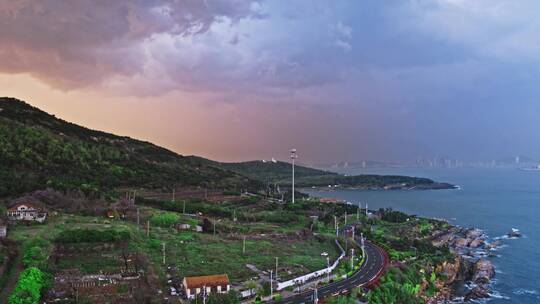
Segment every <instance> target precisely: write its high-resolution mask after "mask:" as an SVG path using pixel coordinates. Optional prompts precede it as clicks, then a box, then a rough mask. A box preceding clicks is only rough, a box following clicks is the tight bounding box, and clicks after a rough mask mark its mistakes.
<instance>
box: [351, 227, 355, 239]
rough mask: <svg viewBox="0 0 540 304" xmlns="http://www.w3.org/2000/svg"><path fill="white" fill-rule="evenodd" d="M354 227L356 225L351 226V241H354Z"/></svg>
mask: <svg viewBox="0 0 540 304" xmlns="http://www.w3.org/2000/svg"><path fill="white" fill-rule="evenodd" d="M355 228H356V226H352V239H353V241H354V231H355V230H356V229H355Z"/></svg>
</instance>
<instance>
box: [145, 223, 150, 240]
mask: <svg viewBox="0 0 540 304" xmlns="http://www.w3.org/2000/svg"><path fill="white" fill-rule="evenodd" d="M146 237H150V221H148V220H147V221H146Z"/></svg>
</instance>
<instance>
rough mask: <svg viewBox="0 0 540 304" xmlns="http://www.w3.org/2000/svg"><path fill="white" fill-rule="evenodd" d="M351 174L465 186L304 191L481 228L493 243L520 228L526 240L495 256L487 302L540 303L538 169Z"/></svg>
mask: <svg viewBox="0 0 540 304" xmlns="http://www.w3.org/2000/svg"><path fill="white" fill-rule="evenodd" d="M346 173H351V174H360V173H373V174H401V175H413V176H420V177H428V178H432V179H434V180H437V181H444V182H450V183H453V184H455V185H459V186H461V190H428V191H361V190H336V191H311V190H309V191H306V192H308V193H310V194H312V195H315V196H325V197H335V198H340V199H344V200H347V201H350V202H354V203H356V202H358V201H360V202H362V203H363V204H362V205H363V206H365V203H368V204H369V208H370V209H377V208H380V207H392V208H394V209H396V210H401V211H404V212H407V213H411V214H417V215H420V216H427V217H436V218H445V219H448V220H450V222H451V223H453V224H456V225H460V226H464V227H476V228H480V229H483V230H484V231H485V232H486V233H487V234H488V235H489V237H490V238H491V239H493V238H495V237H500V236H503V235H505V234H506V233H507V232H508V231H510V229H511V228H517V229H519V230H520V231H521V232H522V233H523V234H524V237H523V238H519V239H503V240H502V241H503V243H504V246H502V247H501V248H500V249H499V250H498V251H497V254H498V257H494V258H492V261H493V263H494V264H495V267H496V271H497V274H496V278H495V280H494V283H493V284H492V287H493V289H494V291H495V292H494V296H493V297H492V298H491V299H490V300H489V301H488V302H489V303H521V304H528V303H540V171H521V170H517V169H416V168H414V169H413V168H411V169H401V168H400V169H366V170H365V171H362V172H360V171H356V172H346Z"/></svg>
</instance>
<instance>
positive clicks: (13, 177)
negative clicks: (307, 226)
mask: <svg viewBox="0 0 540 304" xmlns="http://www.w3.org/2000/svg"><path fill="white" fill-rule="evenodd" d="M202 160H203V159H199V158H193V157H184V156H181V155H178V154H176V153H174V152H172V151H169V150H167V149H164V148H161V147H158V146H156V145H153V144H151V143H148V142H143V141H139V140H135V139H131V138H129V137H121V136H116V135H113V134H109V133H105V132H100V131H94V130H90V129H87V128H84V127H81V126H78V125H75V124H72V123H69V122H66V121H64V120H61V119H58V118H56V117H54V116H53V115H49V114H47V113H45V112H43V111H41V110H39V109H37V108H35V107H32V106H30V105H28V104H26V103H24V102H22V101H20V100H17V99H13V98H0V197H5V196H11V195H17V194H21V193H24V192H28V191H32V190H36V189H43V188H45V187H52V188H55V189H59V190H81V191H83V192H84V193H86V194H87V195H88V194H91V195H98V194H101V193H111V192H112V191H113V190H114V189H115V188H117V187H125V186H130V187H133V186H137V187H148V188H164V187H173V186H176V187H178V186H205V187H210V188H211V187H219V188H228V187H231V188H236V187H238V186H240V187H255V188H257V187H259V186H260V183H258V182H256V181H253V180H250V179H249V178H247V177H245V176H242V175H240V174H238V173H234V172H231V171H227V170H224V169H223V168H219V167H217V166H213V165H211V164H210V163H209V162H205V161H202Z"/></svg>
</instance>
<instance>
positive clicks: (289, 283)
mask: <svg viewBox="0 0 540 304" xmlns="http://www.w3.org/2000/svg"><path fill="white" fill-rule="evenodd" d="M336 245H337V246H338V248H339V250H341V255H340V256H339V258H337V260H336V261H335V262H334V264H332V265H330V267H328V268H324V269H321V270H317V271H315V272H312V273H308V274H306V275H303V276H301V277H297V278H294V279H292V280H288V281H285V282H280V283H278V285H277V290H278V291H279V290H282V289H284V288H287V287H290V286H294V285H295V284H303V283H305V282H307V281H309V280H311V279H314V278H317V277H320V276H322V275H325V274H327V273H331V272H332V271H333V270H334V269H335V268H336V267H337V265H338V264H339V261H341V259H343V257H345V250H343V247H341V245H340V244H339V242H338V241H337V240H336Z"/></svg>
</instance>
